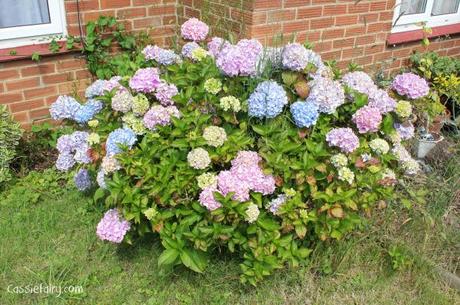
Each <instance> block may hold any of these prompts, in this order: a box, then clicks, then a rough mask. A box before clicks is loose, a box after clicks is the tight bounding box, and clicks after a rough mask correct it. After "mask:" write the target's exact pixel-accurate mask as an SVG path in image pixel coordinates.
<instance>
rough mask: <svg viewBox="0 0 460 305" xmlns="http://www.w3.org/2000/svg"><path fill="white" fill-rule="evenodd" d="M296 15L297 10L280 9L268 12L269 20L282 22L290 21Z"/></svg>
mask: <svg viewBox="0 0 460 305" xmlns="http://www.w3.org/2000/svg"><path fill="white" fill-rule="evenodd" d="M295 16H296V11H295V10H286V9H283V10H279V11H271V12H268V13H267V18H268V22H281V21H288V20H294V19H295Z"/></svg>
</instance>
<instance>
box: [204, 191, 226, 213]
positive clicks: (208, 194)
mask: <svg viewBox="0 0 460 305" xmlns="http://www.w3.org/2000/svg"><path fill="white" fill-rule="evenodd" d="M214 192H219V191H218V190H217V187H214V186H210V187H207V188H205V189H203V190H202V191H201V193H200V198H199V202H200V204H201V205H202V206H204V207H205V208H207V209H208V210H209V211H214V210H215V209H218V208H220V207H221V206H222V205H221V204H220V203H219V201H217V200H216V199H215V198H214Z"/></svg>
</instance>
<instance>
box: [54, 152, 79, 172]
mask: <svg viewBox="0 0 460 305" xmlns="http://www.w3.org/2000/svg"><path fill="white" fill-rule="evenodd" d="M74 165H75V159H74V158H73V155H72V154H70V153H61V154H59V156H58V158H57V160H56V168H57V169H58V170H60V171H63V172H66V171H68V170H69V169H71V168H72V167H73V166H74Z"/></svg>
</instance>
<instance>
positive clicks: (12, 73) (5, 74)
mask: <svg viewBox="0 0 460 305" xmlns="http://www.w3.org/2000/svg"><path fill="white" fill-rule="evenodd" d="M18 77H19V73H18V70H16V69H15V70H0V80H2V81H3V80H5V79H9V78H18Z"/></svg>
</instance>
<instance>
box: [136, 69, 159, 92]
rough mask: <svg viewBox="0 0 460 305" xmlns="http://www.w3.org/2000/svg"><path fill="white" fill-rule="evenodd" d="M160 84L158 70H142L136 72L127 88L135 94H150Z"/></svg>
mask: <svg viewBox="0 0 460 305" xmlns="http://www.w3.org/2000/svg"><path fill="white" fill-rule="evenodd" d="M160 83H161V80H160V75H159V72H158V69H156V68H144V69H139V70H137V71H136V73H135V74H134V76H133V77H131V79H130V81H129V86H130V87H131V89H133V90H135V91H137V92H143V93H152V92H153V91H155V89H156V88H157V87H158V85H159V84H160Z"/></svg>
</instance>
